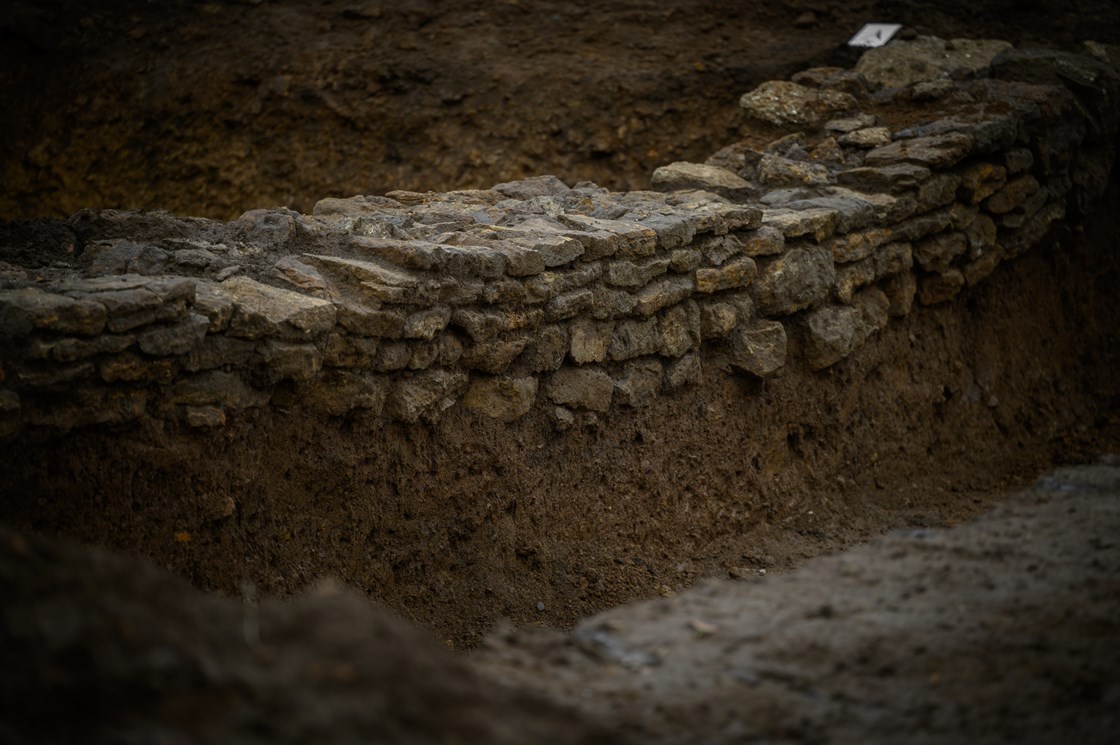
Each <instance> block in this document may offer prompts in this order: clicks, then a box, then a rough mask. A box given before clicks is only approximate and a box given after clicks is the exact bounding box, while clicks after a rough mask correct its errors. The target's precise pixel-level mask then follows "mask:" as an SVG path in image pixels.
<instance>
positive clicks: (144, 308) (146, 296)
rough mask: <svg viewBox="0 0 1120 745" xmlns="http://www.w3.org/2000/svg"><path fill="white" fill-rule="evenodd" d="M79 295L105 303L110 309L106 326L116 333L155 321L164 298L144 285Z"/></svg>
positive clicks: (107, 308) (78, 295) (106, 307)
mask: <svg viewBox="0 0 1120 745" xmlns="http://www.w3.org/2000/svg"><path fill="white" fill-rule="evenodd" d="M77 297H79V298H82V299H88V300H94V301H96V302H99V303H101V304H102V305H104V306H105V309H106V310H107V311H108V320H107V322H106V327H107V328H108V329H109V331H111V332H112V333H115V334H119V333H123V332H125V331H131V330H132V329H135V328H138V327H140V326H146V325H147V324H150V323H154V322H155V320H156V312H157V311H158V310H160V308H162V307H163V299H162V298H160V297H159V296H158V295H156V294H155V293H154V292H152V291H151V290H149V289H147V288H145V287H143V286H138V287H131V288H129V289H120V290H109V291H105V292H97V293H96V294H93V293H89V294H87V293H81V294H77Z"/></svg>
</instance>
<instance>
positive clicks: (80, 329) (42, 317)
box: [0, 287, 108, 339]
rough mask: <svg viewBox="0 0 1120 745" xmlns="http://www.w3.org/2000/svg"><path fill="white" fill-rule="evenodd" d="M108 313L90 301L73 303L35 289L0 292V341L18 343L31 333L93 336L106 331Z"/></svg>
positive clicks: (73, 300) (103, 307) (66, 298)
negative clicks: (47, 332) (34, 331)
mask: <svg viewBox="0 0 1120 745" xmlns="http://www.w3.org/2000/svg"><path fill="white" fill-rule="evenodd" d="M107 318H108V312H107V311H106V310H105V306H104V305H102V304H101V303H98V302H95V301H93V300H75V299H73V298H69V297H66V296H65V295H56V294H54V293H51V292H45V291H43V290H40V289H39V288H37V287H27V288H24V289H21V290H3V291H0V339H5V338H6V339H18V338H21V337H24V336H27V335H28V334H29V333H31V331H32V329H43V330H45V331H54V332H57V333H60V334H78V335H80V336H93V335H94V334H99V333H101V330H102V329H104V328H105V321H106V319H107Z"/></svg>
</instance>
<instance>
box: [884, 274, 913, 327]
mask: <svg viewBox="0 0 1120 745" xmlns="http://www.w3.org/2000/svg"><path fill="white" fill-rule="evenodd" d="M883 291H884V292H885V293H886V295H887V300H888V302H889V305H888V306H887V314H888V315H890V316H891V317H892V318H902V317H903V316H906V315H908V314H909V313H910V308H911V307H912V306H913V304H914V295H915V293H917V291H918V280H917V277H915V276H914V272H900V273H898V274H895V275H894V276H892V277H890V278H888V279H887V281H886V282H884V283H883Z"/></svg>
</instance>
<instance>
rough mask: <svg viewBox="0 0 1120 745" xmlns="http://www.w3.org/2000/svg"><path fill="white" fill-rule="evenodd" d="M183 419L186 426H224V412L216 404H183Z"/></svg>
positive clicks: (207, 427) (208, 427)
mask: <svg viewBox="0 0 1120 745" xmlns="http://www.w3.org/2000/svg"><path fill="white" fill-rule="evenodd" d="M183 419H184V420H185V421H186V423H187V426H188V427H194V428H195V429H215V428H218V427H224V426H226V412H225V411H223V410H222V409H221V408H220V407H218V406H184V407H183Z"/></svg>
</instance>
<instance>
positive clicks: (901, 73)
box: [0, 39, 1120, 440]
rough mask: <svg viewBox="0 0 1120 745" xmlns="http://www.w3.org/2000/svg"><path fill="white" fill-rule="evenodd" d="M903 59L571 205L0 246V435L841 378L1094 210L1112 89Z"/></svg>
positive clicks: (383, 412) (333, 208) (283, 215)
mask: <svg viewBox="0 0 1120 745" xmlns="http://www.w3.org/2000/svg"><path fill="white" fill-rule="evenodd" d="M1006 46H1007V45H1004V44H1000V43H980V44H974V45H968V44H964V43H962V42H955V43H954V42H948V43H947V42H941V41H938V40H931V39H923V40H919V41H918V42H913V43H896V44H892V45H891V46H889V47H886V48H884V49H883V50H877V51H875V52H869V53H868V54H866V55H865V56H864V57H863V59H862V60H861V62H860V63H859V65H858V66H857V67H856V68H855V69H854V70H840V69H834V68H820V69H815V70H809V71H806V72H804V73H801V74H799V75H797V76H795V77H794V79H793V81H792V82H785V81H782V82H773V83H768V84H765V85H763V86H760V87H759V88H758V89H756V90H755V91H752V92H751V93H749V94H747V95H745V96H744V97H743V101H742V105H743V107H744V109H746V111H747V114H748V115H749V118H750V121H749V123H748V124H747V125H746V127H745V134H746V138H745V139H744V140H743V141H742V142H740V143H737V144H734V145H732V146H730V147H728V148H725V149H724V150H722V151H720V152H719V153H717V154H715V155H714V156H713V157H712V158H711V159H709V161H708V162H707V163H705V164H688V163H676V164H672V165H670V166H667V167H665V168H662V169H658V171H657V172H656V173H655V174H654V178H653V183H654V184H655V186H656V187H657V188H658V189H660V191H642V192H629V193H610V192H607V191H606V190H604V189H600V188H598V187H596V186H595V185H593V184H588V183H584V184H577V185H576V186H574V187H571V188H569V187H568V186H566V185H565V184H563V183H561V182H560V181H559V180H557V179H556V178H554V177H549V176H544V177H539V178H534V179H529V180H525V181H519V182H512V183H506V184H499V185H497V186H494V187H493V188H492V189H489V190H482V191H461V192H449V193H441V194H435V193H429V194H420V193H412V192H390V193H389V194H387V195H385V196H384V197H373V196H359V197H353V198H349V199H324V200H323V201H321V202H319V203H318V204H317V205H316V207H315V209H314V211H313V214H311V215H302V214H298V213H295V212H292V211H289V210H284V209H275V210H254V211H252V212H248V213H246V214H245V215H243V216H242V217H241V218H239V219H238V220H235V221H232V222H229V223H220V222H214V221H209V220H202V219H191V218H180V217H175V216H172V215H169V214H165V213H124V212H112V211H99V212H92V211H89V212H81V213H78V214H76V215H74V216H73V217H72V218H70V219H69V220H67V221H65V222H52V221H31V222H23V223H13V224H8V225H6V226H2V227H0V438H4V439H8V440H11V439H12V438H16V437H21V436H27V435H34V436H38V435H37V434H36V433H40V434H41V433H47V434H48V435H49V434H51V433H58V432H67V431H70V430H73V429H74V428H79V427H90V426H98V427H107V428H116V427H127V426H132V425H134V424H137V423H144V422H147V423H149V424H150V423H152V422H158V423H159V424H160V426H174V427H184V428H200V429H208V428H221V427H223V426H225V424H226V422H227V420H228V418H229V417H231V416H233V415H236V414H237V413H238V412H242V411H244V410H247V409H253V408H257V407H268V406H272V407H275V408H278V409H284V408H285V407H288V406H290V405H293V404H295V403H299V404H300V405H301V406H302V407H303V408H304V409H305V410H309V411H312V412H315V413H318V414H320V415H322V416H324V417H342V416H362V417H370V418H384V419H386V420H389V419H391V420H397V421H400V422H404V423H408V424H413V423H423V422H431V421H434V420H435V419H436V418H438V417H439V416H440V415H441V413H442V412H444V411H445V410H446V409H448V408H449V407H452V406H462V407H466V408H468V409H472V410H476V411H478V412H481V413H482V414H484V415H487V416H490V417H494V418H497V419H499V420H504V421H514V420H516V419H518V418H520V417H522V416H524V415H526V414H527V413H528V412H529V411H530V410H531V409H533V407H535V406H540V407H545V409H546V411H547V413H548V415H549V416H550V417H551V419H552V421H553V423H554V425H555V426H556V427H557V428H558V429H565V428H568V427H571V426H579V425H581V424H584V423H587V422H591V421H594V420H595V418H596V417H598V416H600V415H602V414H604V413H606V412H608V411H611V410H613V409H623V408H625V407H640V406H643V405H646V404H648V403H649V402H650V401H651V400H652V399H653V397H655V396H659V395H668V394H671V392H672V391H673V390H674V389H677V388H680V387H683V386H691V385H694V384H697V383H698V382H699V381H700V380H701V371H702V369H703V368H704V367H706V366H709V367H713V368H715V369H722V370H726V371H727V372H728V374H730V375H745V376H750V377H753V378H766V377H769V376H773V375H775V374H778V373H779V372H780V371H781V370H782V369H783V368H784V367H786V366H789V365H798V366H802V365H803V366H807V367H808V368H810V369H812V370H821V369H824V368H827V367H829V366H831V365H835V364H837V363H839V362H840V361H841V360H843V359H844V358H845V357H847V356H848V355H849V354H851V352H852V351H853V350H855V349H857V348H858V347H859V346H860V345H862V344H864V343H865V342H866V341H867V340H868V339H869V338H870V337H872V336H873V335H875V334H876V333H878V332H879V331H880V330H881V329H883V328H884V326H885V325H886V324H888V323H892V322H897V320H896V319H902V318H904V317H905V316H906V315H907V314H909V313H910V312H911V309H912V308H913V306H914V304H915V302H916V303H918V304H921V305H930V304H936V303H941V302H943V301H946V300H949V299H950V298H952V297H954V296H955V295H957V294H958V293H960V292H962V291H965V290H966V288H972V287H974V286H976V285H978V284H980V283H982V282H983V281H984V279H985V278H986V277H987V276H988V275H989V274H991V272H993V271H994V270H996V268H997V267H998V266H999V264H1000V263H1002V262H1004V261H1007V260H1010V259H1014V258H1015V257H1016V256H1018V255H1019V254H1021V253H1023V252H1024V251H1027V250H1029V249H1030V248H1031V247H1032V246H1034V245H1036V244H1037V243H1038V242H1039V241H1040V240H1041V239H1042V238H1043V236H1044V235H1045V234H1046V233H1047V230H1048V228H1049V227H1050V226H1051V224H1053V223H1054V222H1055V221H1059V220H1062V219H1063V218H1065V217H1066V215H1067V214H1068V213H1070V212H1072V211H1084V210H1087V209H1089V207H1090V205H1091V204H1092V201H1093V200H1094V199H1095V198H1096V197H1097V196H1098V195H1099V194H1100V193H1101V192H1102V191H1103V190H1104V188H1105V187H1106V185H1107V183H1108V179H1109V176H1110V172H1111V166H1112V164H1113V162H1114V161H1115V156H1116V152H1115V137H1116V133H1117V127H1118V122H1120V112H1118V106H1120V104H1118V101H1120V97H1118V95H1117V91H1118V84H1117V79H1118V78H1117V73H1116V71H1115V69H1114V67H1112V66H1111V65H1110V64H1109V63H1108V62H1107V59H1108V57H1107V53H1108V51H1107V50H1102V49H1099V48H1090V49H1089V52H1095V53H1096V55H1097V56H1096V57H1094V56H1092V55H1091V54H1086V55H1084V56H1075V55H1069V54H1062V53H1054V52H1023V51H1017V50H1011V49H1007V48H1006Z"/></svg>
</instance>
